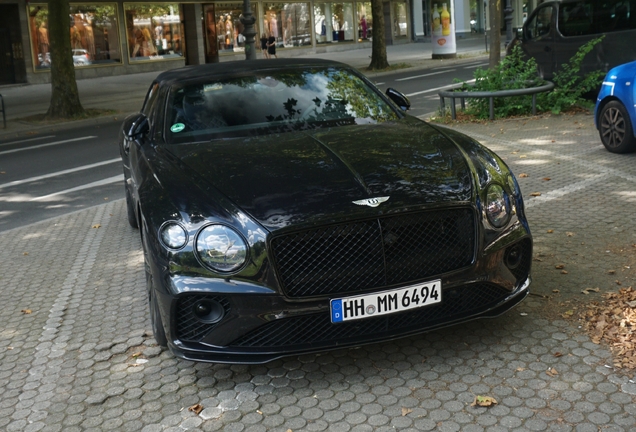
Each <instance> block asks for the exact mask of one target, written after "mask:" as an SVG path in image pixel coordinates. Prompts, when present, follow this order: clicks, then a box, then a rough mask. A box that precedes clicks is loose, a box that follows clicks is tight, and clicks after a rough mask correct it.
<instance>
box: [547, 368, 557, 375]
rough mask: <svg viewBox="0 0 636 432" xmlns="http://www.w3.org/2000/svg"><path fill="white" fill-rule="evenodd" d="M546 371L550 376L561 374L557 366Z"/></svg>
mask: <svg viewBox="0 0 636 432" xmlns="http://www.w3.org/2000/svg"><path fill="white" fill-rule="evenodd" d="M545 373H546V374H548V375H550V376H552V377H553V376H557V375H558V374H559V372H557V370H556V369H555V368H550V369H548V370H547V371H546V372H545Z"/></svg>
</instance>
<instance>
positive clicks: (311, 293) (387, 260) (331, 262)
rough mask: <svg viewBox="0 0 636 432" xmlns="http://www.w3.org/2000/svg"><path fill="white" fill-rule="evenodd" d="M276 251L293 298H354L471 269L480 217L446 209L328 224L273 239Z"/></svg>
mask: <svg viewBox="0 0 636 432" xmlns="http://www.w3.org/2000/svg"><path fill="white" fill-rule="evenodd" d="M271 249H272V252H273V258H274V264H275V266H276V270H277V273H278V276H279V280H280V282H281V285H282V288H283V291H284V292H285V294H286V295H288V296H289V297H294V298H302V297H315V296H321V295H331V294H345V293H346V294H350V293H356V292H360V291H364V290H368V289H373V288H378V287H382V286H387V285H394V284H404V283H408V282H412V281H416V280H421V279H424V278H427V277H430V276H433V275H437V274H441V273H445V272H448V271H452V270H456V269H459V268H462V267H465V266H468V265H470V264H471V263H472V262H473V257H474V253H475V252H474V250H475V215H474V213H473V211H472V210H471V209H467V208H462V209H452V210H448V209H446V210H440V211H429V212H420V213H411V214H405V215H399V216H386V217H383V218H380V219H373V220H366V221H356V222H351V223H347V224H342V225H332V226H323V227H318V228H314V229H311V230H305V231H301V232H296V233H291V234H287V235H284V236H279V237H274V238H273V239H272V241H271Z"/></svg>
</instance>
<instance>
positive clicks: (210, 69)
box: [155, 58, 349, 85]
mask: <svg viewBox="0 0 636 432" xmlns="http://www.w3.org/2000/svg"><path fill="white" fill-rule="evenodd" d="M298 67H346V68H349V66H348V65H346V64H344V63H340V62H337V61H333V60H323V59H314V58H304V59H259V60H249V61H229V62H223V63H208V64H204V65H197V66H186V67H183V68H179V69H172V70H169V71H165V72H162V73H161V74H159V75H158V76H157V78H155V81H156V82H159V83H162V84H168V85H169V84H171V83H174V82H176V81H182V80H183V81H189V80H196V79H200V78H206V77H208V78H209V77H211V76H234V75H242V74H244V73H247V72H255V71H268V70H285V69H290V68H298Z"/></svg>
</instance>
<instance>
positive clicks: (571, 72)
mask: <svg viewBox="0 0 636 432" xmlns="http://www.w3.org/2000/svg"><path fill="white" fill-rule="evenodd" d="M602 38H603V36H601V37H600V38H597V39H594V40H591V41H590V42H588V43H586V44H585V45H583V46H582V47H581V48H579V50H578V51H577V53H576V54H575V55H574V56H573V57H572V58H571V59H570V60H569V62H568V63H566V64H564V65H563V66H562V67H561V69H560V70H559V71H558V72H557V73H555V74H554V84H555V88H554V90H552V91H550V92H544V93H539V94H537V102H536V108H537V111H548V110H550V111H552V112H553V113H555V114H558V113H560V112H562V111H564V110H566V109H568V108H571V107H573V106H574V105H579V104H584V103H585V101H584V100H583V99H582V96H583V95H584V94H586V93H588V92H590V91H591V90H594V89H595V88H597V87H598V86H599V84H600V80H601V79H602V77H603V75H604V73H603V72H602V71H594V72H590V73H588V74H585V75H584V76H583V78H581V73H580V71H581V64H582V62H583V59H584V58H585V56H586V55H587V54H588V53H590V51H592V49H594V46H595V45H596V44H597V43H599V42H600V41H601V40H602ZM474 77H475V83H474V85H469V84H467V83H464V84H463V86H462V87H461V88H460V89H458V90H459V91H500V90H513V89H521V88H527V87H530V86H540V85H543V84H545V81H544V80H542V79H541V78H540V77H538V76H537V63H536V61H535V60H534V58H530V59H528V60H524V59H523V53H522V51H521V47H520V46H519V45H517V46H515V47H514V49H513V50H512V53H511V54H510V55H508V56H506V57H505V58H504V59H503V60H502V61H501V62H500V63H499V64H498V65H497V67H496V68H494V69H486V70H484V69H481V68H480V69H477V70H476V71H475V74H474ZM467 103H468V108H467V110H466V113H467V114H468V115H472V116H475V117H477V118H479V119H487V118H489V116H490V111H489V100H488V98H483V99H481V98H479V99H477V98H475V99H467ZM494 108H495V118H501V117H509V116H514V115H522V114H528V113H530V112H532V96H531V95H527V96H513V97H498V98H495V99H494ZM441 114H442V116H443V115H444V114H445V113H441Z"/></svg>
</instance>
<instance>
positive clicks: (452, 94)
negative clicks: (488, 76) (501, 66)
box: [438, 81, 554, 120]
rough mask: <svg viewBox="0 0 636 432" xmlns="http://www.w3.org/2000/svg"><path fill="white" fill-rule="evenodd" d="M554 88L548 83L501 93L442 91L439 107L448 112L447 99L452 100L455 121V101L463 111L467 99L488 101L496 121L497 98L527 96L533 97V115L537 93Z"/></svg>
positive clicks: (535, 110)
mask: <svg viewBox="0 0 636 432" xmlns="http://www.w3.org/2000/svg"><path fill="white" fill-rule="evenodd" d="M553 88H554V83H553V82H550V81H546V83H545V84H544V85H541V86H537V87H528V88H523V89H514V90H499V91H492V92H491V91H475V92H473V91H441V92H439V93H438V94H439V107H440V110H441V112H442V113H445V112H446V100H445V99H446V98H450V100H451V105H450V109H451V118H452V119H453V120H455V118H456V117H457V111H456V107H455V104H456V102H455V100H456V99H459V100H460V103H461V107H462V110H465V109H466V99H471V98H472V99H488V101H489V109H490V111H489V114H490V120H494V119H495V98H498V97H512V96H527V95H532V114H533V115H535V114H536V113H537V93H542V92H546V91H550V90H552V89H553Z"/></svg>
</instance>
